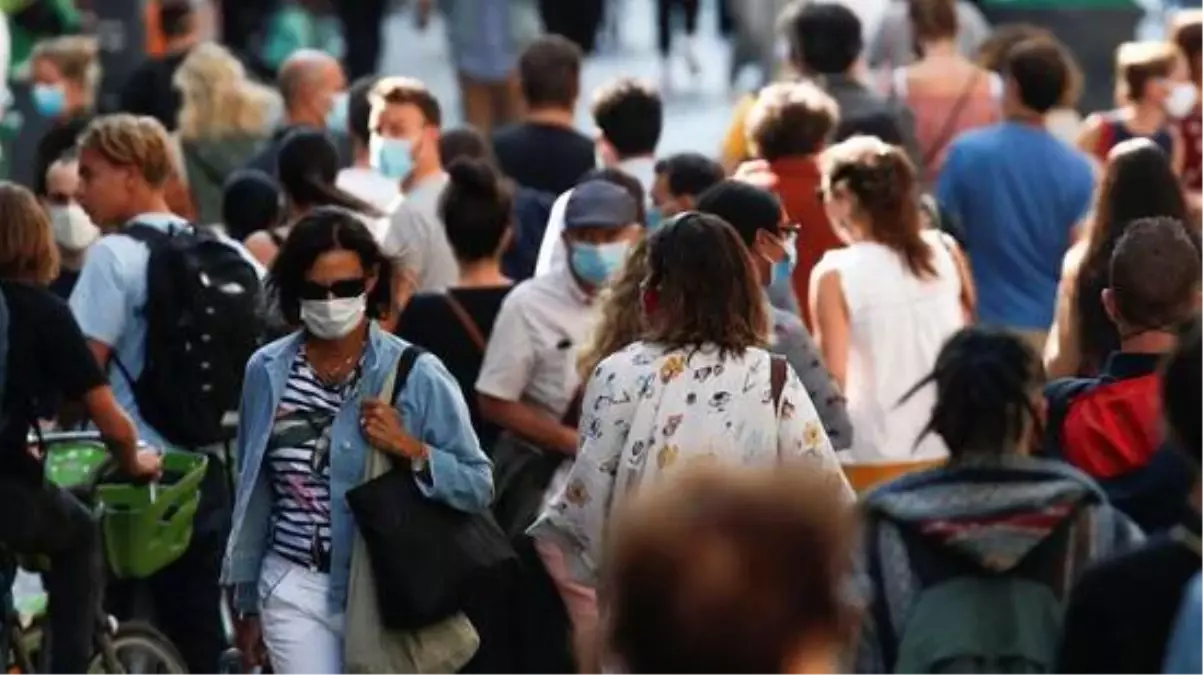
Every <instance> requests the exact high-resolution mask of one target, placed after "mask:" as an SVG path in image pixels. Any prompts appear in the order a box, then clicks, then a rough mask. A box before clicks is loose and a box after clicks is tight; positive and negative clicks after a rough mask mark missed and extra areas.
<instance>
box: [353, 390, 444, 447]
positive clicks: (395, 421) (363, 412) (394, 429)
mask: <svg viewBox="0 0 1203 675" xmlns="http://www.w3.org/2000/svg"><path fill="white" fill-rule="evenodd" d="M359 424H360V428H362V429H363V435H364V437H366V438H367V439H368V441H369V442H370V443H371V444H372V445H373V446H375V447H376V448H379V449H380V450H383V451H385V452H388V453H391V454H394V455H397V456H398V457H405V458H407V459H426V457H427V455H428V452H427V450H426V446H425V445H423V444H422V442H421V441H419V440H418V439H416V438H414V437H413V436H410V435H409V433H408V432H407V431H405V427H404V425H402V424H401V413H399V412H397V409H396V408H394V407H393V406H391V405H389V404H388V403H385V402H384V401H382V400H380V399H378V398H368V399H364V401H363V407H362V408H360V414H359Z"/></svg>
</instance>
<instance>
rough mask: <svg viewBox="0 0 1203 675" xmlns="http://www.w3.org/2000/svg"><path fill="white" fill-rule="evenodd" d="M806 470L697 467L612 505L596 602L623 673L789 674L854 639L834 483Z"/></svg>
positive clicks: (609, 648) (843, 527) (607, 651)
mask: <svg viewBox="0 0 1203 675" xmlns="http://www.w3.org/2000/svg"><path fill="white" fill-rule="evenodd" d="M822 473H823V472H816V471H814V470H813V469H812V468H808V467H807V466H806V464H805V463H801V464H796V465H788V464H787V465H785V466H775V467H771V468H768V467H762V468H756V469H749V468H739V467H729V466H722V465H721V464H717V463H716V464H711V463H707V462H701V463H698V464H696V465H694V466H687V467H685V468H684V469H683V470H682V471H681V473H680V475H675V476H670V477H669V479H668V480H667V482H665V483H664V484H663V485H657V486H654V487H652V488H650V489H648V490H646V491H643V492H641V493H639V494H636V495H635V496H634V498H633V499H631V500H629V501H628V503H626V504H622V505H621V506H620V507H619V508H618V509H617V514H616V516H615V521H614V527H613V531H612V534H611V537H610V542H611V545H610V546H609V547H608V548H607V556H606V560H605V563H604V564H603V567H602V569H603V570H604V573H605V578H604V580H603V582H602V584H601V586H600V591H599V592H600V597H599V601H600V602H601V603H602V604H603V606H604V607H605V608H606V611H605V612H603V615H604V617H605V626H604V630H603V631H602V633H603V636H604V639H605V644H604V646H603V648H602V653H603V655H604V658H605V659H607V660H610V661H613V662H615V666H616V667H617V668H618V669H619V670H620V671H621V672H629V673H708V672H709V673H789V672H806V671H799V670H791V669H790V667H791V666H792V665H794V664H793V661H794V660H795V659H797V658H798V657H799V655H800V651H801V650H803V649H807V648H810V649H819V650H823V649H825V648H827V647H836V646H839V645H843V644H846V643H847V641H848V640H849V639H851V638H852V637H853V634H854V631H855V626H856V624H857V621H856V619H857V612H856V610H855V609H854V607H853V603H852V602H851V601H850V597H849V594H848V593H847V586H846V579H847V578H848V577H849V576H850V574H851V570H850V567H851V564H852V559H853V554H852V547H853V542H855V541H856V538H857V527H856V521H855V517H854V514H853V510H852V508H851V506H850V505H849V504H848V502H847V500H846V499H844V498H843V496H842V494H841V493H840V486H839V484H838V483H837V482H835V481H832V480H827V479H825V477H824V476H823V475H822Z"/></svg>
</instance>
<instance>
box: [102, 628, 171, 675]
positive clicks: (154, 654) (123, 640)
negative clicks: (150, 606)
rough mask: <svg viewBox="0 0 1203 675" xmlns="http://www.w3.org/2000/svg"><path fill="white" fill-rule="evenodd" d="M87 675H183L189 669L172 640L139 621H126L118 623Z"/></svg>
mask: <svg viewBox="0 0 1203 675" xmlns="http://www.w3.org/2000/svg"><path fill="white" fill-rule="evenodd" d="M88 672H89V673H154V674H162V675H183V674H184V673H187V672H188V666H187V665H185V664H184V659H183V657H181V656H180V653H179V651H177V650H176V648H175V645H173V644H171V640H168V639H167V637H166V636H164V635H163V634H162V633H160V632H159V631H158V630H157V629H155V628H154V627H153V626H151V625H150V624H147V623H144V622H141V621H128V622H125V623H122V624H120V625H119V626H118V627H117V632H116V633H114V634H113V635H112V636H111V637H109V638H107V644H105V645H104V646H103V647H102V649H101V651H100V653H98V654H97V655H96V656H94V657H92V662H91V663H90V664H89V665H88Z"/></svg>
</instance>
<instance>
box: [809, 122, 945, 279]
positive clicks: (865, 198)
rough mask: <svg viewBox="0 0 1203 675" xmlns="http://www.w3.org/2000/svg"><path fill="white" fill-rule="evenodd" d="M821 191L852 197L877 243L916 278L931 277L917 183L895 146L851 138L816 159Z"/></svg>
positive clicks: (933, 270) (932, 271) (930, 254)
mask: <svg viewBox="0 0 1203 675" xmlns="http://www.w3.org/2000/svg"><path fill="white" fill-rule="evenodd" d="M819 163H820V168H821V170H822V173H823V190H824V191H825V192H826V194H827V195H828V198H830V197H831V196H833V195H834V196H841V195H842V196H847V197H851V198H852V203H853V214H854V216H855V217H857V218H858V219H859V220H861V221H862V222H863V223H864V224H865V226H866V227H867V228H868V234H869V235H870V236H871V237H872V238H873V240H874V241H876V242H877V243H879V244H882V245H884V246H887V247H889V248H891V249H893V250H894V251H895V252H896V253H898V254H899V255H901V256H902V258H903V260H904V262H905V263H906V266H907V268H908V269H909V270H910V271H911V274H914V275H915V276H916V277H920V278H931V277H934V276H935V275H936V268H935V263H934V262H933V261H932V259H933V257H934V254H933V252H932V250H931V247H930V246H928V244H927V242H925V241H923V237H922V236H921V232H922V230H923V218H922V211H921V209H920V206H919V201H920V194H919V182H918V180H917V179H916V176H915V169H914V167H913V166H911V161H910V160H909V159H907V156H906V154H905V153H904V152H903V151H902V150H901V149H899V148H897V147H895V146H892V145H889V144H888V143H885V142H883V141H882V140H881V139H878V138H875V137H873V136H853V137H852V138H849V139H848V140H846V141H843V142H841V143H837V144H836V145H833V146H831V147H830V148H828V149H827V150H826V151H825V152H824V153H823V155H822V157H821V158H820V162H819Z"/></svg>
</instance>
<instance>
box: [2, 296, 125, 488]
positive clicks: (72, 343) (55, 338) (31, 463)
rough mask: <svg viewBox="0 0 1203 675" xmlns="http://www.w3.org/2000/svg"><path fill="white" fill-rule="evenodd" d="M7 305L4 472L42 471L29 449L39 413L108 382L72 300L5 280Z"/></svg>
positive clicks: (35, 474)
mask: <svg viewBox="0 0 1203 675" xmlns="http://www.w3.org/2000/svg"><path fill="white" fill-rule="evenodd" d="M0 291H2V292H3V293H4V300H5V302H6V303H7V304H8V318H9V323H8V326H9V330H8V359H7V362H6V363H7V378H6V380H5V387H4V411H5V414H6V416H7V417H8V420H9V423H8V425H7V426H5V427H4V429H2V430H0V472H3V473H5V474H25V475H29V476H34V477H36V476H40V471H41V470H40V468H39V466H38V463H37V462H36V461H35V460H34V459H33V458H32V457H30V456H29V455H28V454H27V452H26V450H25V437H26V434H28V433H29V430H30V429H31V428H32V426H33V425H34V424H36V423H37V421H38V418H39V417H40V416H43V415H47V414H50V413H52V412H53V408H54V407H55V406H56V405H57V404H58V402H59V401H61V400H63V399H66V400H70V401H78V400H80V399H82V398H83V397H84V395H85V394H87V393H88V392H90V391H92V390H93V389H95V388H96V387H100V386H103V385H105V384H107V380H106V379H105V377H104V373H102V372H101V371H100V366H98V365H97V364H96V359H95V358H94V357H93V356H92V352H91V351H89V350H88V344H87V342H86V341H85V340H84V335H83V332H81V331H80V329H79V324H77V323H75V317H73V316H71V310H70V308H68V307H67V303H65V302H63V300H62V299H61V298H58V297H57V296H55V295H54V294H53V293H51V292H50V291H48V290H46V289H44V288H40V287H37V286H31V285H28V284H21V283H16V282H9V281H0Z"/></svg>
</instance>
